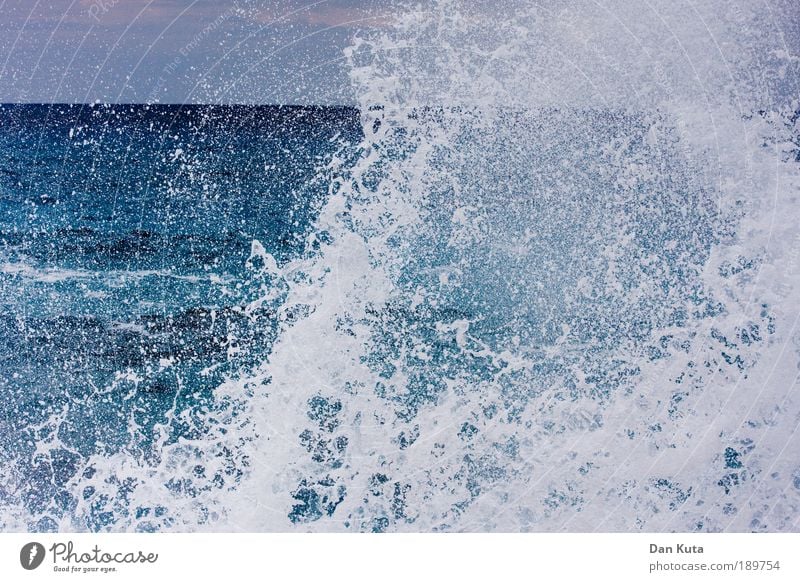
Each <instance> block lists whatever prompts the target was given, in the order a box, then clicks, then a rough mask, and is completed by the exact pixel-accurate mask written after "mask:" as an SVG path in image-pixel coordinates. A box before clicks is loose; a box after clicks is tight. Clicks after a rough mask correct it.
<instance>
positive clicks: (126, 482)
mask: <svg viewBox="0 0 800 582" xmlns="http://www.w3.org/2000/svg"><path fill="white" fill-rule="evenodd" d="M636 5H637V6H639V5H638V3H637V4H636ZM722 5H724V6H725V7H726V8H727V10H724V11H723V10H720V6H722ZM631 6H632V3H630V2H613V3H608V4H606V5H601V4H597V3H591V2H580V1H578V2H566V3H558V4H556V5H555V6H554V7H542V6H535V7H531V6H530V3H528V2H508V3H504V4H502V5H497V4H496V3H491V5H489V4H488V3H487V4H486V5H484V4H482V3H469V4H468V5H466V6H465V3H462V2H454V1H441V2H434V3H432V5H431V7H428V8H424V9H423V8H416V9H409V10H406V11H404V12H402V13H401V15H400V16H398V17H397V18H396V20H395V22H393V24H392V26H391V27H389V28H387V29H385V30H381V31H378V32H373V33H370V34H365V35H360V36H358V37H356V38H355V39H354V42H353V44H352V45H351V47H350V48H348V50H347V51H346V54H345V57H346V59H347V62H348V66H349V67H350V71H351V79H352V82H353V86H354V88H355V90H356V93H357V96H358V105H359V109H360V112H361V118H360V132H358V137H357V138H353V139H352V140H351V141H347V142H345V141H337V140H336V138H331V137H330V136H326V138H327V139H328V140H329V141H330V140H331V139H333V142H332V143H335V144H336V147H335V148H334V149H333V150H331V151H330V153H329V154H328V155H327V156H324V163H321V164H319V166H318V167H316V168H315V171H316V180H314V183H315V184H320V183H322V184H324V185H325V188H326V190H327V193H326V194H325V195H324V196H321V201H320V202H319V204H318V205H317V206H316V207H315V209H314V219H313V221H310V222H309V225H310V226H309V228H308V229H307V230H305V231H301V232H300V233H299V234H297V237H298V238H299V239H302V243H303V244H302V249H301V250H300V251H298V252H295V253H288V254H285V256H275V253H273V252H272V251H271V250H268V247H269V248H272V247H270V245H266V246H265V244H264V243H263V241H261V242H259V241H257V240H255V241H251V244H250V246H249V258H247V260H246V261H244V262H243V263H244V264H245V265H246V267H247V272H246V273H242V274H239V275H238V276H239V277H240V278H241V280H242V281H245V282H246V283H247V288H248V290H247V293H244V294H243V295H242V297H241V302H242V303H243V307H242V310H241V314H242V317H243V318H244V320H246V321H247V322H248V323H247V327H246V328H245V329H246V330H252V329H257V330H264V329H269V330H270V331H269V333H264V334H261V335H258V334H256V335H253V334H252V332H251V331H248V333H250V335H246V336H245V338H244V341H239V342H234V343H235V349H236V351H237V352H238V353H241V354H244V357H243V359H242V360H241V361H240V364H239V365H237V366H233V367H232V368H230V369H226V370H225V372H224V377H223V378H222V379H221V380H220V381H219V382H218V384H217V385H216V386H215V387H214V388H213V389H212V390H207V391H206V392H205V393H204V394H203V396H202V398H198V399H197V400H192V399H190V400H189V401H188V402H186V401H184V400H183V399H184V398H186V396H187V395H186V394H185V393H184V392H182V390H184V386H183V384H182V383H181V382H182V380H181V377H180V376H176V379H175V383H176V385H177V386H176V388H177V389H176V390H175V391H174V393H171V398H161V399H154V400H153V402H158V403H160V404H159V406H162V408H161V409H159V410H158V411H154V410H153V409H152V407H154V406H156V405H155V404H146V403H145V404H141V403H140V405H141V406H142V407H143V408H141V409H140V408H137V407H134V408H133V410H132V411H131V413H130V416H129V418H128V419H126V423H125V424H124V426H125V427H126V428H127V430H128V431H129V432H130V435H131V438H130V440H129V441H128V442H127V444H125V446H121V447H118V448H117V450H111V451H102V450H94V451H76V450H74V446H71V445H70V444H69V443H66V442H65V436H64V431H65V430H66V431H68V430H70V428H69V423H68V422H66V418H67V416H68V415H69V414H70V411H69V409H68V408H69V407H68V406H67V407H65V408H64V410H63V412H56V413H54V414H52V415H50V416H48V417H47V418H46V419H44V420H43V421H42V424H41V425H37V426H36V427H33V428H31V429H30V430H31V432H30V434H31V438H32V439H34V440H35V442H34V443H33V444H32V446H33V447H35V449H36V453H35V454H37V455H42V456H44V457H48V458H49V463H50V466H51V467H52V473H53V479H58V477H57V475H58V473H57V470H56V467H57V466H58V463H59V462H60V463H62V465H64V464H68V463H72V465H74V466H73V467H72V469H70V471H65V472H64V478H63V479H61V481H60V482H59V487H58V488H57V492H56V493H55V494H54V496H53V500H47V502H45V503H42V504H39V505H35V504H31V503H30V502H29V501H28V502H26V500H25V499H20V498H19V496H15V495H14V494H13V493H10V492H13V491H18V490H20V485H19V483H15V481H14V480H15V479H16V478H17V477H16V476H15V475H16V474H17V473H18V472H17V473H15V472H14V471H12V472H10V473H9V474H8V475H9V476H7V477H5V478H4V479H5V481H4V483H3V484H2V490H0V491H1V492H2V495H0V498H2V499H3V501H4V513H3V517H2V518H0V523H2V526H3V527H4V528H7V529H21V528H26V527H27V528H31V527H35V526H32V525H31V524H41V523H42V522H41V520H42V519H43V516H44V515H47V517H48V519H49V520H51V522H52V524H53V525H52V527H55V528H60V529H73V528H75V529H115V530H139V531H151V530H159V529H162V530H163V529H177V530H196V529H203V528H208V529H212V530H255V531H279V530H297V529H300V530H311V531H375V532H382V531H446V530H454V531H474V530H479V531H495V530H500V531H532V530H541V531H558V530H568V531H591V530H603V531H605V530H614V531H617V530H619V531H633V530H648V531H661V530H676V531H720V530H735V531H751V530H758V531H761V530H768V531H782V530H793V531H796V530H797V527H798V521H797V520H798V518H799V517H800V511H798V508H800V463H798V460H797V458H796V456H793V455H792V453H791V451H792V450H793V447H796V444H797V443H796V439H797V436H796V427H797V419H798V418H799V416H798V414H800V410H798V403H797V402H795V401H794V400H793V399H792V397H791V393H792V388H793V386H794V383H795V382H796V375H797V369H798V362H799V361H800V341H798V338H800V336H799V335H798V330H797V326H796V323H797V318H798V312H797V307H796V304H795V302H792V301H791V299H792V298H793V297H794V296H795V294H796V292H797V268H796V263H797V260H798V253H799V252H800V237H798V236H797V233H796V228H795V223H796V221H795V220H793V217H796V216H797V215H798V209H797V206H796V205H797V201H796V192H797V189H798V186H799V185H800V182H799V181H798V174H797V160H798V153H797V152H798V149H797V148H798V146H797V127H796V125H797V119H798V114H797V111H798V103H797V102H793V101H792V100H791V98H790V97H791V96H792V95H793V93H792V90H793V89H795V88H796V87H797V78H798V77H797V72H798V71H797V61H796V60H792V57H791V56H790V54H791V53H790V51H789V50H788V49H787V47H786V46H784V45H783V42H784V41H785V39H784V38H783V37H781V36H779V35H775V34H773V29H774V20H775V19H776V18H777V17H778V13H772V12H769V11H759V10H756V9H755V8H754V7H753V6H751V5H750V4H747V5H744V3H741V4H734V3H728V2H720V3H716V2H715V3H709V5H708V6H706V7H702V8H700V7H695V6H693V5H689V4H687V5H683V4H681V3H674V2H670V3H650V4H647V6H646V9H643V10H645V13H644V15H642V14H641V13H639V12H638V10H637V11H636V12H634V11H632V10H631ZM721 13H724V14H725V15H726V16H725V17H724V18H723V17H721V16H720V14H721ZM687 15H688V16H687ZM689 16H691V17H689ZM230 333H231V334H234V335H235V334H237V333H244V332H243V331H242V328H233V329H232V330H231V332H230ZM231 345H233V344H231ZM141 382H142V379H141V378H140V377H139V376H137V375H135V374H131V373H123V371H122V370H120V371H119V373H118V374H117V375H116V377H115V378H114V380H113V381H112V382H111V383H110V384H109V385H108V386H107V387H105V388H104V389H102V390H100V393H105V392H108V393H112V392H113V393H120V392H122V393H124V392H125V391H129V393H130V394H131V395H132V396H131V398H134V396H133V395H137V396H136V397H135V400H138V399H139V396H140V395H139V393H138V392H137V388H136V387H137V386H138V384H139V383H141ZM186 390H188V391H190V392H191V390H193V389H192V388H186ZM116 406H117V408H119V405H116ZM137 406H139V405H137ZM148 407H150V408H148ZM122 410H123V412H124V411H125V409H122ZM142 427H144V430H142ZM72 430H74V429H72ZM58 455H61V457H58ZM65 455H73V457H74V459H78V460H72V461H62V460H59V459H61V458H63V456H65ZM4 465H5V466H9V467H11V468H13V465H11V464H9V463H4ZM19 478H20V479H21V478H22V477H19ZM59 495H60V496H62V497H63V501H62V502H61V505H58V504H59V499H58V496H59ZM48 523H50V522H48ZM40 527H44V526H40Z"/></svg>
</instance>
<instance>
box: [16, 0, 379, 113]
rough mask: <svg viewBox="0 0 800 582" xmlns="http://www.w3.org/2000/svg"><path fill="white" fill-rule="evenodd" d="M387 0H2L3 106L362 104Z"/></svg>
mask: <svg viewBox="0 0 800 582" xmlns="http://www.w3.org/2000/svg"><path fill="white" fill-rule="evenodd" d="M387 6H388V2H387V0H321V1H320V0H0V102H5V103H14V102H33V103H93V102H98V101H99V102H114V103H143V102H147V103H152V102H160V103H192V102H195V103H283V104H288V103H319V104H337V103H350V102H351V101H352V95H351V94H350V89H349V83H348V80H347V76H346V72H345V70H344V68H343V67H342V50H343V49H344V47H345V46H347V44H348V43H349V41H350V39H351V38H352V35H353V34H354V33H355V32H356V31H357V30H360V29H369V28H375V27H380V26H384V25H385V22H386V15H387V13H388V7H387Z"/></svg>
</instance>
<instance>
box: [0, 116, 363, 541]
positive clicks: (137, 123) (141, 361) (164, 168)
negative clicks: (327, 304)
mask: <svg viewBox="0 0 800 582" xmlns="http://www.w3.org/2000/svg"><path fill="white" fill-rule="evenodd" d="M357 119H358V117H357V112H356V111H355V110H352V109H347V108H340V109H337V108H299V107H295V108H292V107H285V108H280V107H222V106H216V107H197V106H113V107H112V106H66V105H65V106H60V105H51V106H48V105H6V106H2V107H0V168H2V169H1V170H0V174H1V176H2V177H0V265H1V266H0V297H2V299H0V303H1V305H0V321H2V324H1V327H0V346H2V348H1V349H0V353H2V362H0V395H2V401H3V403H4V404H3V413H2V420H0V423H1V424H0V459H1V460H2V464H3V466H4V467H5V468H6V470H8V469H9V468H13V470H14V473H15V475H14V478H13V482H14V483H16V486H15V487H14V489H13V490H9V489H7V488H4V487H0V498H2V500H3V502H4V503H8V502H9V501H10V500H11V499H13V500H15V502H19V503H22V504H23V505H24V506H25V507H27V508H28V509H30V510H31V511H33V512H34V513H36V512H42V511H44V512H46V510H48V508H54V509H55V510H56V512H59V511H60V512H68V511H69V510H70V505H71V504H73V500H72V499H71V498H70V495H68V494H67V493H66V492H65V490H64V485H65V484H66V483H67V482H68V481H69V480H70V479H73V478H74V477H75V476H76V472H77V471H78V461H79V459H81V458H82V456H88V455H90V454H92V453H94V452H97V451H99V450H102V451H104V452H106V453H112V452H115V451H120V450H123V449H124V450H127V451H135V454H138V455H141V456H143V457H146V456H147V455H149V454H151V452H152V451H151V447H152V445H153V441H154V440H155V439H156V435H155V434H154V433H153V430H154V427H155V426H156V425H157V423H158V422H159V421H161V420H163V415H164V414H165V413H166V411H167V410H170V411H171V413H172V414H175V415H180V414H181V413H183V412H187V413H189V414H195V413H198V411H199V410H201V409H202V407H203V406H204V405H207V404H208V402H207V400H208V398H209V394H210V390H211V389H212V388H213V387H215V386H217V385H218V384H219V383H220V382H221V379H222V378H223V377H224V376H225V375H226V374H231V373H237V374H238V373H242V371H244V370H246V369H247V368H248V367H250V366H252V365H253V363H254V362H253V359H254V358H262V357H264V354H266V353H268V351H269V346H270V342H271V341H272V339H273V337H274V333H275V325H272V324H271V322H274V320H273V319H271V318H270V317H260V318H258V319H257V320H256V315H257V314H255V313H253V312H247V313H245V310H244V307H245V306H246V305H247V304H249V303H250V302H252V301H253V300H254V299H257V298H258V297H259V296H260V293H261V292H262V288H261V283H260V282H259V281H257V280H254V279H253V278H252V277H249V276H248V272H249V270H250V269H252V267H253V265H252V262H248V258H249V257H250V253H251V250H252V244H253V243H252V241H253V240H258V241H260V244H262V245H263V246H264V248H265V249H266V250H267V251H268V252H269V253H270V254H271V255H272V256H273V257H275V258H276V259H277V260H278V261H282V262H285V261H286V260H288V259H289V258H291V257H293V256H295V255H297V254H298V253H302V252H304V248H305V239H306V237H307V235H308V232H309V228H310V226H311V223H312V220H313V219H314V217H315V215H316V213H317V211H318V208H319V206H320V204H321V203H322V201H323V199H324V197H325V196H326V195H327V191H328V186H329V184H328V181H327V180H326V176H325V174H324V172H322V170H321V168H324V166H325V164H326V162H327V161H328V160H329V159H330V157H331V156H332V155H334V154H335V153H337V152H341V151H342V149H343V148H347V147H348V144H351V143H352V142H354V141H355V142H357V141H358V139H359V135H360V124H358V123H357ZM264 309H266V307H265V308H264ZM243 345H246V346H247V349H242V346H243ZM121 374H125V375H129V376H135V377H137V378H138V380H137V382H136V385H135V388H132V389H122V388H116V389H115V388H114V382H115V379H117V378H118V377H119V376H120V375H121ZM62 412H63V418H62V419H61V422H60V423H59V425H58V427H57V428H55V429H48V428H43V427H42V425H43V424H46V422H47V421H48V419H50V418H52V417H53V416H54V415H58V414H59V413H62ZM132 419H135V421H134V422H135V427H136V428H135V429H134V428H132V425H131V422H132ZM190 425H191V426H190ZM192 426H195V425H194V424H192V423H183V424H181V423H175V424H174V425H173V426H172V427H171V428H170V430H169V434H168V435H166V437H165V438H166V439H167V440H169V441H175V440H177V439H180V438H192V437H193V436H197V435H196V434H193V432H192V431H193V430H197V429H196V427H195V428H192ZM51 430H57V431H58V434H52V433H51V432H50V431H51ZM48 439H57V441H58V443H60V446H58V447H56V448H55V449H54V450H52V451H50V452H49V453H48V454H47V455H45V456H44V457H43V456H41V455H37V446H39V444H40V443H41V441H43V440H45V441H46V440H48ZM7 485H8V483H6V487H7ZM104 519H111V518H110V517H109V516H108V515H107V516H106V517H103V516H102V515H98V516H97V520H98V521H97V522H96V523H94V522H93V523H89V524H87V526H89V527H99V526H100V525H102V524H103V523H104V522H103V520H104ZM48 523H49V522H48V521H47V520H45V521H43V522H42V523H41V524H38V525H36V526H34V527H35V528H44V529H47V528H48V525H47V524H48Z"/></svg>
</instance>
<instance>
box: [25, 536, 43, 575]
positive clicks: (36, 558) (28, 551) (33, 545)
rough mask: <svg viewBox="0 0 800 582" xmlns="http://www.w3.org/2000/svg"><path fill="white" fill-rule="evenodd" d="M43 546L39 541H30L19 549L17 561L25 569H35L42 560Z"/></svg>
mask: <svg viewBox="0 0 800 582" xmlns="http://www.w3.org/2000/svg"><path fill="white" fill-rule="evenodd" d="M44 553H45V552H44V546H43V545H42V544H40V543H39V542H30V543H28V544H25V545H24V546H22V549H21V550H20V551H19V563H20V564H22V567H23V568H25V569H26V570H35V569H36V568H38V567H39V566H41V565H42V562H44Z"/></svg>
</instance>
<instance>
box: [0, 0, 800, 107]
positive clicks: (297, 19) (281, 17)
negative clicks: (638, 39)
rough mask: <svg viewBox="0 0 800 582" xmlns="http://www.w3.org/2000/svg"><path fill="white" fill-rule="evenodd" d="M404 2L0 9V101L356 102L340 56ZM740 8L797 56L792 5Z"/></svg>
mask: <svg viewBox="0 0 800 582" xmlns="http://www.w3.org/2000/svg"><path fill="white" fill-rule="evenodd" d="M402 1H405V0H0V102H95V101H102V102H128V103H130V102H135V103H141V102H161V103H186V102H198V103H219V102H223V103H225V102H228V103H229V102H236V103H320V104H328V103H353V99H352V95H351V94H350V84H349V82H348V79H347V77H346V72H345V69H344V68H343V66H342V65H343V63H342V56H343V55H342V49H343V48H344V47H345V46H347V45H348V44H349V41H350V39H351V38H352V35H353V34H354V33H355V32H356V31H357V30H360V29H376V28H380V27H383V26H386V24H387V22H388V21H389V19H390V18H391V16H392V14H393V13H394V11H396V10H397V6H398V4H399V2H402ZM409 1H410V3H412V4H413V3H416V2H417V0H409ZM708 1H709V0H691V1H689V0H685V2H687V3H688V5H693V4H694V3H695V2H698V3H699V4H700V5H701V6H702V5H703V4H704V2H708ZM456 2H457V3H458V4H459V5H461V4H462V3H463V5H464V6H466V5H472V6H476V7H480V10H481V11H484V12H485V13H486V16H487V17H494V18H498V19H499V21H502V18H503V17H502V16H497V15H498V14H505V15H506V17H508V18H511V17H513V15H514V14H515V10H514V5H515V3H516V4H518V5H519V4H521V5H522V6H523V7H524V6H528V7H530V5H531V4H535V5H537V6H543V7H545V8H546V9H547V10H552V11H553V13H554V14H558V13H559V8H560V7H564V6H569V5H572V4H576V6H579V5H580V3H575V2H571V0H456ZM676 2H677V3H680V0H648V1H647V2H646V3H645V4H646V5H648V6H650V5H651V4H653V5H655V6H656V7H658V6H659V5H662V4H663V5H664V6H671V5H672V4H674V3H676ZM737 2H738V3H739V4H742V5H748V3H750V2H753V3H756V4H750V6H757V10H758V11H761V12H763V13H765V14H767V15H769V16H770V21H772V22H774V25H775V30H776V31H777V30H781V31H782V32H781V33H782V35H783V36H784V37H785V39H786V42H788V43H789V44H790V45H792V46H794V47H800V0H737ZM737 2H734V4H736V3H737ZM419 3H420V4H421V5H423V6H425V5H429V6H430V5H431V4H432V3H431V2H430V0H419ZM590 4H592V5H594V4H597V5H598V6H600V5H603V6H606V5H608V6H611V7H613V6H615V5H617V4H619V5H620V6H621V7H617V10H618V11H619V14H618V15H617V16H620V17H622V18H633V19H634V20H635V19H636V18H638V16H636V15H631V14H630V12H631V10H630V6H631V5H636V2H635V1H634V0H602V1H600V0H598V1H597V2H594V3H590ZM500 5H504V6H506V8H507V10H506V12H505V13H503V12H502V11H499V6H500ZM706 5H707V4H706ZM517 8H519V6H517ZM637 14H638V13H637ZM687 14H689V11H687ZM642 18H645V16H642ZM644 24H645V25H646V24H647V22H644ZM589 25H590V28H591V26H593V22H590V23H589ZM659 26H661V25H660V24H659V23H658V22H655V23H654V29H656V31H657V30H658V29H659ZM690 29H691V27H690V26H688V25H687V27H686V30H687V31H689V30H690ZM679 32H680V30H679ZM770 34H772V32H770ZM578 44H580V43H578ZM634 48H635V47H634ZM589 49H591V47H588V49H587V50H589ZM797 53H800V50H797V52H796V53H795V55H796V54H797ZM700 56H702V55H700ZM795 59H796V57H795ZM798 62H800V61H798Z"/></svg>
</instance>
